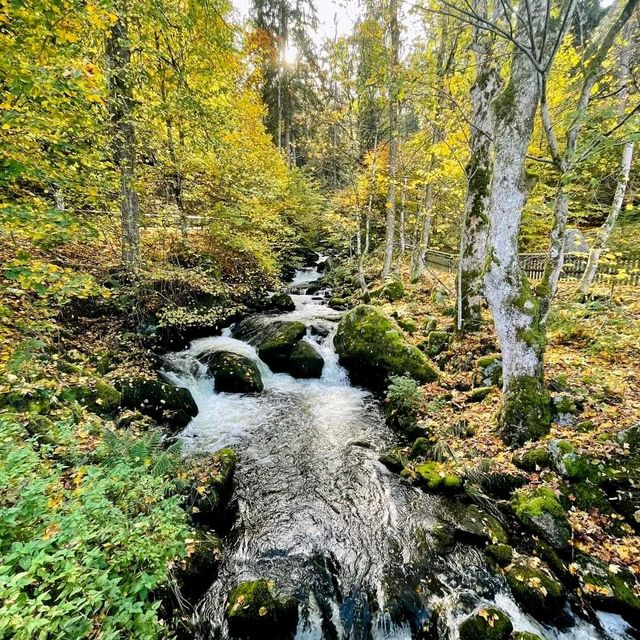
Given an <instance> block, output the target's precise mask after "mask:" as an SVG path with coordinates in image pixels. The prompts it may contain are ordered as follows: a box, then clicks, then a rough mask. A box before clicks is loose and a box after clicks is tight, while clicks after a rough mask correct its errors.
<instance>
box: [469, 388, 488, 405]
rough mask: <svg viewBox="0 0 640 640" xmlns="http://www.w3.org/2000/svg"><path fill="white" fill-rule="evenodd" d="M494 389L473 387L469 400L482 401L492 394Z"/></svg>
mask: <svg viewBox="0 0 640 640" xmlns="http://www.w3.org/2000/svg"><path fill="white" fill-rule="evenodd" d="M492 391H493V387H476V388H475V389H471V391H469V395H468V396H467V400H468V401H469V402H482V401H483V400H484V399H485V398H486V397H488V396H489V395H491V392H492Z"/></svg>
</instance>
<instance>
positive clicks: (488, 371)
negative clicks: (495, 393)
mask: <svg viewBox="0 0 640 640" xmlns="http://www.w3.org/2000/svg"><path fill="white" fill-rule="evenodd" d="M476 364H477V365H478V369H479V370H480V378H481V379H482V384H483V385H484V386H485V387H489V386H492V385H493V386H496V387H500V386H502V358H501V357H500V355H499V354H490V355H486V356H482V357H481V358H478V360H477V361H476Z"/></svg>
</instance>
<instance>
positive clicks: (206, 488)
mask: <svg viewBox="0 0 640 640" xmlns="http://www.w3.org/2000/svg"><path fill="white" fill-rule="evenodd" d="M236 462H237V456H236V454H235V452H234V451H233V450H232V449H220V451H216V452H215V453H209V454H202V455H196V456H193V457H191V458H189V459H188V460H187V462H186V463H185V468H184V470H183V472H182V473H181V478H180V482H181V484H182V486H183V487H184V489H183V491H182V492H181V493H182V494H183V495H184V496H185V499H186V501H187V503H188V504H189V505H190V506H191V507H192V508H193V512H194V514H195V515H196V516H197V518H198V519H199V520H201V521H203V522H207V523H209V522H215V520H217V519H221V518H222V515H223V513H224V510H225V508H226V506H227V503H228V502H229V499H230V497H231V493H232V490H233V475H234V473H235V469H236Z"/></svg>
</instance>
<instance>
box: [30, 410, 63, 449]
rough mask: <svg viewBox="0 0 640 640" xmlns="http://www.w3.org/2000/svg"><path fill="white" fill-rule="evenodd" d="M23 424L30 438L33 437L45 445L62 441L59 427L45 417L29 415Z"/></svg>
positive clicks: (35, 414) (34, 414)
mask: <svg viewBox="0 0 640 640" xmlns="http://www.w3.org/2000/svg"><path fill="white" fill-rule="evenodd" d="M23 424H24V427H25V429H26V431H27V433H28V434H29V435H30V436H35V437H36V438H38V440H39V441H40V442H43V443H45V444H52V445H55V444H59V443H60V441H61V439H62V431H61V430H60V427H59V426H58V425H57V424H56V423H55V422H54V421H53V420H51V418H48V417H47V416H42V415H39V414H37V413H30V414H28V415H27V419H26V421H25V422H24V423H23Z"/></svg>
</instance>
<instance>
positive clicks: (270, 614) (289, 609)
mask: <svg viewBox="0 0 640 640" xmlns="http://www.w3.org/2000/svg"><path fill="white" fill-rule="evenodd" d="M225 613H226V616H227V621H228V623H229V630H230V631H231V633H232V635H234V636H238V637H241V638H247V639H249V640H254V639H255V640H263V639H265V638H274V640H275V639H276V638H278V639H280V638H289V637H292V636H293V634H294V633H295V630H296V626H297V623H298V607H297V604H296V601H295V600H294V599H293V598H281V597H279V596H278V595H277V594H276V592H275V585H274V584H273V582H272V581H268V580H253V581H250V582H242V583H240V584H239V585H238V586H237V587H235V588H234V589H232V590H231V591H230V593H229V595H228V598H227V608H226V610H225Z"/></svg>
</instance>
